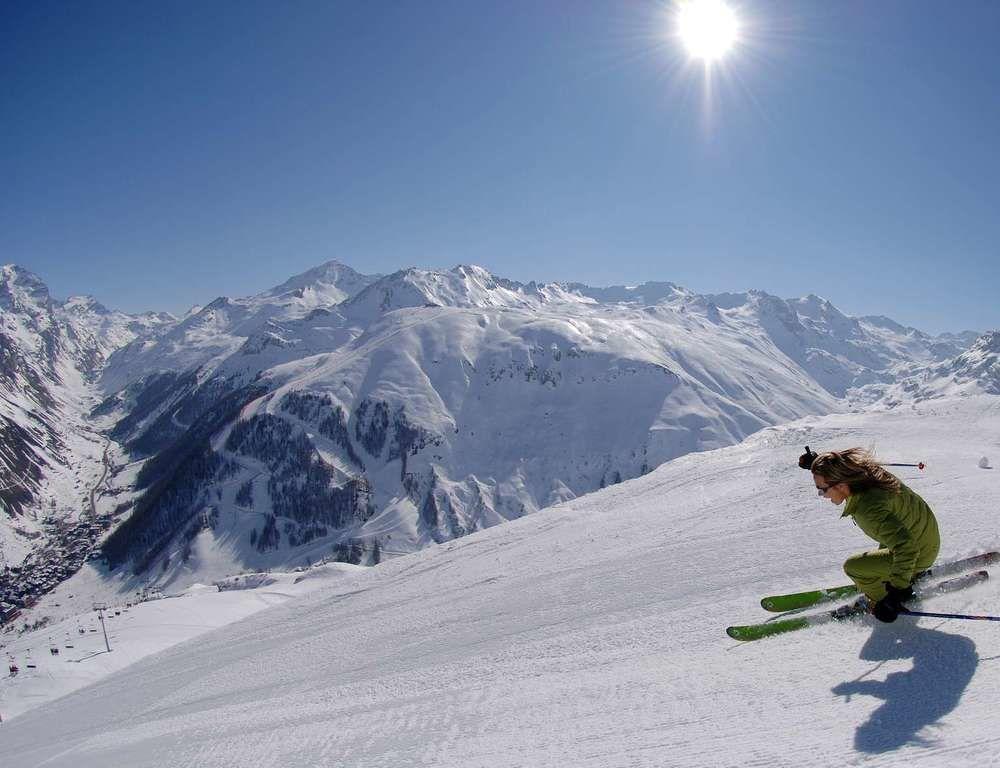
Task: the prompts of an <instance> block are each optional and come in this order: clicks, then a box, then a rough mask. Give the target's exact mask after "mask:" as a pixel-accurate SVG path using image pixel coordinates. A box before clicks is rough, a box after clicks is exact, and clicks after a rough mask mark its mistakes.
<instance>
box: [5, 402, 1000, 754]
mask: <svg viewBox="0 0 1000 768" xmlns="http://www.w3.org/2000/svg"><path fill="white" fill-rule="evenodd" d="M956 434H961V436H962V439H961V441H960V442H959V441H956V440H955V439H954V438H955V435H956ZM998 435H1000V400H998V399H997V398H996V397H983V396H979V397H969V398H964V399H954V400H938V401H933V402H926V403H922V404H917V405H914V406H913V407H912V408H906V409H903V408H900V409H896V410H894V411H889V412H882V413H851V414H838V415H832V416H828V417H823V418H812V417H811V418H807V419H804V420H800V421H798V422H795V423H793V424H791V425H787V426H782V427H774V428H769V429H765V430H763V431H761V432H758V433H757V434H755V435H753V436H752V437H750V438H748V439H747V440H746V441H744V442H743V443H741V444H739V445H736V446H732V447H728V448H722V449H720V450H715V451H711V452H706V453H700V454H691V455H687V456H684V457H681V458H678V459H676V460H674V461H671V462H669V463H667V464H664V465H663V466H661V467H660V468H659V469H657V470H655V471H653V472H651V473H650V474H648V475H646V476H644V477H641V478H638V479H635V480H632V481H629V482H625V483H622V484H619V485H616V486H613V487H610V488H607V489H605V490H603V491H601V492H598V493H594V494H590V495H588V496H585V497H581V498H578V499H575V500H573V501H570V502H568V503H565V504H561V505H559V506H556V507H552V508H549V509H546V510H542V511H540V512H539V513H537V514H535V515H530V516H527V517H524V518H521V519H519V520H517V521H514V522H512V523H509V524H507V525H503V526H498V527H494V528H490V529H488V530H484V531H481V532H478V533H476V534H473V535H470V536H467V537H465V538H462V539H459V540H455V541H451V542H448V543H445V544H442V545H438V546H433V547H430V548H428V549H426V550H424V551H421V552H419V553H416V554H414V555H410V556H408V557H404V558H398V559H396V560H393V561H390V562H387V563H383V564H382V565H380V566H378V567H376V568H371V569H368V570H367V571H364V572H362V573H360V574H358V575H356V576H352V577H351V581H350V583H347V582H334V583H331V584H329V585H325V586H324V587H323V588H321V589H319V590H317V591H316V592H313V593H311V594H309V595H305V596H301V597H296V598H292V599H289V600H287V601H285V602H284V603H282V604H281V605H278V606H275V607H272V608H269V609H267V610H265V611H262V612H260V613H257V614H255V615H254V616H253V617H252V618H251V619H247V620H243V621H239V622H236V623H234V624H231V625H229V626H227V627H225V628H223V629H219V630H217V631H215V632H211V633H209V634H206V635H203V636H201V637H199V638H197V639H195V640H192V641H190V642H187V643H184V644H182V645H179V646H176V647H174V648H172V649H169V650H166V651H163V652H161V653H159V654H157V655H155V656H151V657H149V658H147V659H145V660H143V661H141V662H139V663H137V664H135V665H133V666H130V667H128V668H127V669H124V670H122V671H120V672H118V673H117V674H114V675H111V676H109V677H107V678H106V679H103V680H101V681H100V682H98V683H96V684H94V685H92V686H90V687H87V688H85V689H82V690H79V691H77V692H76V693H73V694H71V695H69V696H66V697H64V698H61V699H59V700H57V701H53V702H51V703H48V704H46V705H44V706H40V707H38V708H36V709H33V710H31V711H28V712H25V713H24V714H22V715H21V716H19V717H16V718H14V719H12V720H11V721H10V722H7V723H6V724H4V725H3V726H2V728H0V762H2V764H3V765H4V766H5V767H6V768H27V767H28V766H41V765H45V766H48V767H52V768H56V767H58V766H72V767H73V768H88V767H89V766H95V767H97V766H101V767H102V768H103V766H107V765H115V766H130V767H131V768H160V767H162V768H168V767H169V768H176V767H177V766H199V768H210V767H212V766H237V765H238V766H253V767H256V768H263V767H265V766H268V767H269V766H275V767H276V768H277V767H278V766H280V767H281V768H298V767H300V766H301V767H303V768H304V767H305V766H352V768H374V767H375V766H394V767H396V766H413V765H434V766H456V767H458V766H461V768H472V767H475V766H483V767H484V768H485V767H487V766H489V767H490V768H492V767H493V766H574V767H580V768H589V767H590V766H594V767H597V766H600V767H601V768H607V767H611V766H667V765H669V766H705V765H712V766H730V765H732V766H737V765H738V766H747V765H751V766H753V765H759V766H774V765H782V766H783V765H811V766H838V767H839V766H843V765H861V764H864V765H873V766H879V765H904V764H905V765H917V766H921V765H926V766H939V765H944V764H947V765H948V766H949V767H950V768H958V767H959V766H976V767H977V768H979V767H980V766H983V765H988V764H992V763H991V762H990V761H992V762H993V763H995V762H996V756H997V755H998V754H1000V729H998V728H997V727H996V725H997V723H996V721H997V715H996V691H997V690H998V689H1000V665H998V664H997V663H996V659H997V657H998V656H1000V628H998V627H997V626H996V625H995V624H989V623H971V622H970V623H958V622H942V621H926V620H921V621H919V622H915V621H913V620H911V619H906V618H904V619H901V620H900V621H899V622H898V623H897V624H895V625H893V626H891V627H889V626H882V625H875V624H874V623H872V621H871V620H861V621H858V622H857V623H852V624H849V625H836V626H826V627H822V628H817V629H815V630H812V631H809V632H804V633H799V634H797V635H790V636H784V637H778V638H772V639H770V640H765V641H761V642H759V643H753V644H739V643H736V642H734V641H732V640H730V639H729V638H728V637H726V635H725V634H724V631H723V628H724V627H725V625H726V624H728V623H734V622H743V621H752V620H754V619H763V618H764V617H765V614H763V612H762V611H761V610H760V608H759V607H758V606H757V600H758V599H759V597H760V596H761V595H762V594H765V593H769V592H772V591H776V590H787V589H792V588H796V587H807V586H817V585H826V584H828V583H839V582H841V581H842V580H843V576H842V574H841V573H840V570H839V564H840V562H841V561H842V560H843V559H844V558H845V557H846V556H847V555H849V554H850V553H852V552H854V551H857V550H860V549H863V548H865V547H866V546H868V541H867V540H866V539H865V537H864V536H863V535H862V534H861V533H860V532H859V531H858V530H857V529H856V528H855V527H854V526H852V525H851V524H850V523H848V522H847V521H845V520H842V519H840V517H839V515H840V510H839V509H838V508H835V507H833V506H832V505H831V504H830V503H829V502H827V501H825V500H822V499H818V498H817V497H816V494H815V491H814V490H813V488H812V483H811V480H810V478H809V476H808V475H807V474H806V473H804V472H802V471H801V470H799V469H797V468H796V466H795V460H796V457H797V456H798V454H799V453H800V452H801V449H802V446H803V445H804V444H805V443H808V444H809V445H811V446H812V447H813V448H816V449H819V450H823V449H825V448H835V447H846V446H849V445H856V444H860V445H865V446H869V445H871V444H876V446H877V448H878V449H879V451H880V455H881V456H882V458H883V459H884V460H887V461H914V460H923V461H925V462H927V469H926V470H925V471H924V472H923V473H922V474H915V472H916V470H903V472H902V474H901V476H902V477H903V479H904V481H905V482H907V483H909V484H910V485H911V486H912V487H913V488H914V489H916V490H917V491H918V492H920V493H921V494H922V495H924V497H925V498H926V499H927V500H928V501H929V502H930V504H931V505H932V507H934V508H935V510H936V511H937V513H938V516H939V519H940V522H941V527H942V530H943V534H944V535H943V539H944V541H943V548H942V556H944V557H955V556H962V555H966V554H970V553H972V552H974V551H978V550H981V549H984V548H997V547H998V546H1000V536H998V530H997V528H998V523H997V520H998V518H997V514H996V510H997V508H998V502H1000V476H998V475H997V474H996V472H994V471H990V470H984V469H981V468H979V466H978V465H977V461H978V459H979V457H980V456H981V455H983V454H986V455H990V454H991V453H996V452H997V450H998V449H1000V442H998V437H997V436H998ZM994 460H995V459H994ZM997 579H1000V574H997V573H994V582H993V583H991V584H987V585H985V586H982V587H980V588H977V589H975V590H970V591H968V592H965V593H961V594H955V595H950V596H942V597H939V598H936V599H935V600H934V601H933V602H932V603H931V604H930V607H932V608H937V609H950V610H967V611H972V612H988V611H994V612H996V609H997V604H998V600H997V597H998V595H1000V582H998V581H997ZM8 684H9V683H8Z"/></svg>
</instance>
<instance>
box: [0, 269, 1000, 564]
mask: <svg viewBox="0 0 1000 768" xmlns="http://www.w3.org/2000/svg"><path fill="white" fill-rule="evenodd" d="M26 275H27V273H25V272H24V270H20V269H18V268H15V267H8V268H5V271H4V284H5V286H13V287H7V288H5V290H6V294H5V295H10V296H16V297H17V301H18V302H19V303H17V304H13V303H12V304H11V310H9V311H10V313H11V314H12V315H14V316H16V319H15V320H14V323H15V324H16V325H17V327H18V328H21V327H23V326H25V327H26V324H27V323H28V319H27V318H31V317H36V316H38V315H39V310H38V309H37V308H38V307H41V306H47V307H50V310H48V311H49V312H50V314H51V315H52V317H53V318H55V319H52V320H51V321H46V323H48V324H47V325H45V327H46V328H49V327H56V326H58V327H63V326H60V325H59V323H63V324H64V325H65V324H66V323H68V322H70V320H72V319H74V318H75V319H77V320H79V322H74V323H72V324H71V325H70V326H69V327H71V328H72V329H73V333H74V334H75V338H82V334H84V333H87V334H89V335H87V336H86V338H88V339H92V340H93V341H92V342H89V346H87V345H82V343H78V344H77V346H72V345H70V344H69V343H68V342H67V343H66V345H65V346H66V348H67V349H68V350H71V352H70V353H68V354H66V355H64V356H63V357H62V358H59V359H60V360H64V362H63V363H61V364H62V365H63V366H67V365H70V361H72V365H71V366H70V367H71V369H72V370H71V371H70V372H69V373H64V374H62V376H61V380H63V381H65V380H67V379H70V378H71V379H72V382H71V384H72V386H69V387H68V391H73V392H76V393H78V394H77V397H76V400H75V401H74V403H75V404H74V405H73V406H72V407H73V408H76V409H77V412H76V420H77V421H80V422H82V421H84V420H85V419H84V416H85V414H86V413H87V408H86V405H87V403H89V402H94V401H88V400H87V397H91V398H97V397H98V396H99V399H101V403H100V405H99V406H98V407H97V408H95V409H94V410H93V411H92V412H91V413H90V416H89V418H88V419H86V420H87V421H88V422H89V424H88V426H89V427H90V428H91V430H92V431H91V432H90V439H91V440H92V442H94V443H98V444H99V442H100V440H102V439H103V437H102V436H103V435H106V436H107V438H109V440H110V443H111V448H112V451H111V456H112V459H111V461H112V463H114V464H116V467H115V470H116V471H115V472H114V473H113V474H112V476H111V477H110V479H109V480H107V481H106V482H105V484H104V487H102V489H101V494H99V495H98V498H97V501H96V511H98V512H103V513H104V514H110V513H111V512H112V511H114V512H115V516H114V519H113V522H114V521H118V520H121V521H122V522H121V524H117V523H115V525H116V527H115V530H114V531H112V533H111V534H110V536H109V537H108V539H107V540H106V541H105V542H104V544H103V552H104V554H105V555H106V557H107V558H108V561H109V564H110V565H111V567H113V568H117V567H122V566H127V567H128V568H129V569H130V570H133V571H138V572H142V573H144V574H147V578H152V577H153V575H155V577H156V578H157V579H159V580H161V581H164V582H176V583H189V582H190V581H191V580H192V579H194V578H196V577H198V576H199V574H200V575H201V576H203V575H204V574H203V571H204V569H205V568H207V567H208V566H207V565H206V564H205V563H202V562H199V555H198V551H203V548H201V549H199V550H198V551H194V550H193V549H192V547H191V544H190V542H191V541H192V540H193V539H195V538H196V537H198V536H200V534H201V532H203V531H205V530H208V531H210V532H211V537H212V540H213V541H214V542H215V547H216V551H215V554H214V555H213V556H212V558H211V561H212V568H214V569H218V570H220V571H222V572H220V573H218V574H214V575H225V574H224V572H225V571H226V570H228V571H229V572H238V571H239V570H241V569H242V568H244V567H251V568H262V567H268V566H270V565H275V564H279V563H289V562H305V561H306V560H316V559H320V558H324V557H329V556H331V555H333V556H336V557H339V558H341V559H348V560H351V561H353V562H363V563H370V562H375V561H378V560H379V559H380V558H381V557H384V556H385V555H387V554H395V553H404V552H409V551H413V550H415V549H419V548H421V547H423V546H425V545H427V544H428V543H433V542H439V541H443V540H447V539H451V538H455V537H458V536H462V535H464V534H467V533H470V532H472V531H476V530H479V529H481V528H485V527H489V526H492V525H494V524H497V523H500V522H503V521H505V520H511V519H514V518H517V517H520V516H522V515H524V514H526V513H529V512H533V511H535V510H538V509H541V508H543V507H546V506H549V505H551V504H554V503H558V502H560V501H564V500H567V499H571V498H574V497H576V496H579V495H582V494H585V493H589V492H591V491H593V490H595V489H598V488H601V487H604V486H606V485H609V484H614V483H618V482H620V481H622V480H626V479H629V478H633V477H637V476H639V475H642V474H645V473H647V472H649V471H650V470H651V469H653V468H655V467H656V466H658V465H660V464H662V463H663V462H665V461H668V460H670V459H672V458H675V457H678V456H681V455H684V454H687V453H690V452H692V451H700V450H707V449H712V448H717V447H721V446H725V445H730V444H734V443H737V442H739V441H741V440H742V439H744V438H745V437H747V436H748V435H750V434H752V433H754V432H756V431H758V430H760V429H762V428H764V427H767V426H771V425H775V424H779V423H783V422H787V421H789V420H792V419H796V418H800V417H802V416H807V415H810V414H824V413H830V412H834V411H838V410H845V409H849V408H851V407H853V404H854V403H871V402H875V401H877V402H882V403H885V402H892V401H895V400H898V397H899V393H900V392H905V391H906V387H908V386H910V385H909V384H908V383H907V382H909V381H911V380H913V379H914V377H917V378H920V379H921V381H922V382H923V384H922V389H921V392H922V393H924V395H927V394H932V393H933V392H934V391H936V389H935V388H936V387H937V388H939V389H941V391H944V390H946V389H947V388H948V387H947V385H946V384H945V383H943V382H946V381H959V380H961V381H962V382H963V386H964V387H966V389H967V390H968V391H970V392H972V391H987V392H988V391H991V390H990V386H992V385H991V384H990V382H991V380H992V379H991V376H993V373H992V371H993V370H994V369H993V368H991V367H990V363H989V360H991V359H992V360H994V361H995V359H996V351H995V349H994V347H995V344H992V342H990V341H989V339H990V338H991V337H989V336H987V337H983V339H980V340H979V341H977V336H976V334H973V333H965V334H958V335H942V336H936V337H935V336H930V335H927V334H924V333H921V332H919V331H917V330H915V329H912V328H905V327H902V326H900V325H898V324H896V323H894V322H892V321H891V320H888V319H886V318H881V317H862V318H855V317H849V316H846V315H844V314H843V313H841V312H840V311H838V310H837V309H836V308H835V307H834V306H833V305H831V304H830V303H829V302H827V301H825V300H823V299H821V298H819V297H816V296H808V297H805V298H801V299H792V300H783V299H779V298H777V297H774V296H771V295H769V294H767V293H764V292H761V291H749V292H746V293H739V294H718V295H699V294H695V293H692V292H691V291H688V290H686V289H684V288H683V287H681V286H677V285H674V284H672V283H647V284H643V285H639V286H629V287H624V286H619V287H611V288H592V287H588V286H585V285H581V284H574V283H567V284H556V283H549V284H537V283H518V282H514V281H510V280H505V279H503V278H500V277H498V276H495V275H493V274H491V273H490V272H488V271H487V270H485V269H482V268H481V267H476V266H464V265H463V266H458V267H455V268H454V269H451V270H447V271H427V270H418V269H407V270H402V271H399V272H396V273H394V274H391V275H387V276H377V275H373V276H366V275H362V274H359V273H357V272H355V271H354V270H352V269H350V268H349V267H346V266H344V265H342V264H339V263H336V262H330V263H328V264H324V265H321V266H319V267H317V268H316V269H313V270H310V271H309V272H306V273H304V274H302V275H299V276H297V277H293V278H291V279H290V280H288V281H287V282H285V283H283V284H282V285H280V286H278V287H276V288H274V289H272V290H269V291H265V292H263V293H260V294H258V295H256V296H253V297H250V298H245V299H239V298H237V299H231V298H226V297H220V298H218V299H216V300H215V301H212V302H211V303H209V304H207V305H206V306H204V307H201V308H198V309H196V310H195V311H192V312H191V313H189V314H188V315H187V316H186V317H184V318H182V319H180V320H173V319H170V318H163V317H162V316H144V318H128V316H124V315H116V316H115V317H118V318H120V319H119V321H116V322H112V321H110V320H107V321H106V322H105V321H102V322H104V324H99V323H97V322H96V318H108V317H109V314H108V313H106V311H103V312H104V313H103V314H102V313H101V312H98V310H96V309H94V308H93V305H92V304H85V303H84V302H82V301H79V300H70V301H68V302H65V303H62V304H60V303H58V302H52V300H51V299H49V298H48V295H47V291H45V290H44V286H42V285H41V283H40V281H37V278H32V280H28V278H27V277H26ZM18 276H19V277H18ZM15 278H16V279H15ZM18 286H20V287H18ZM31 297H34V298H31ZM40 297H41V298H40ZM84 307H91V308H90V309H80V310H79V311H77V308H84ZM4 314H5V321H4V322H5V324H6V323H7V320H6V316H7V314H8V310H7V308H6V305H5V311H4ZM43 314H44V313H43ZM22 315H23V316H24V317H22ZM65 318H69V320H67V319H65ZM80 318H89V319H88V322H87V323H84V322H82V320H81V319H80ZM143 323H145V324H143ZM5 327H6V326H5ZM130 334H131V336H130ZM64 335H66V336H67V337H68V336H69V332H68V331H66V332H65V334H64ZM18 338H21V339H22V343H20V344H19V346H18V348H19V349H21V350H24V349H25V348H26V347H27V346H29V345H27V344H26V342H25V339H27V341H31V339H28V338H27V337H24V336H23V334H22V336H19V337H18ZM98 340H99V343H98ZM991 344H992V346H991ZM113 347H116V349H115V351H113V352H111V353H110V354H108V352H109V351H110V350H111V349H112V348H113ZM44 348H45V347H44V344H42V346H41V347H39V346H38V345H37V344H36V346H35V347H30V349H36V350H39V349H44ZM87 350H94V351H93V352H87ZM88 355H89V356H88ZM991 356H992V357H991ZM22 357H23V359H24V360H27V361H30V363H31V365H32V366H35V367H36V368H37V366H38V365H40V363H39V362H38V361H37V360H36V357H37V352H36V354H35V355H31V354H28V353H27V352H23V353H22ZM26 364H27V363H22V364H21V368H23V367H24V365H26ZM16 370H20V369H16ZM33 370H34V368H33ZM44 373H45V375H44V376H42V374H41V373H39V374H38V377H37V378H39V379H40V381H41V382H42V383H45V384H46V386H48V387H49V389H52V387H53V386H55V385H54V384H50V382H53V381H55V380H56V379H57V378H60V377H57V376H56V375H55V374H53V373H51V372H50V371H49V369H45V371H44ZM73 377H75V378H73ZM21 380H23V381H25V382H28V378H27V374H24V375H22V377H21V379H19V380H18V381H21ZM29 383H30V382H29ZM29 383H20V384H17V383H16V384H15V385H13V386H14V388H17V387H20V388H21V390H25V389H27V388H28V386H29ZM12 391H13V389H12ZM60 391H62V390H60ZM949 391H950V390H949ZM84 394H86V396H87V397H85V396H84ZM66 407H69V406H66ZM34 408H35V411H32V410H31V408H29V407H24V408H22V409H21V411H20V412H19V413H18V414H16V415H14V416H12V417H11V419H10V420H9V421H10V423H12V424H15V425H18V426H21V427H23V426H24V425H25V424H28V423H30V419H31V416H29V415H28V414H30V413H34V412H36V411H37V412H38V413H39V414H46V413H52V411H51V408H52V406H49V405H47V404H46V402H45V401H39V402H37V403H36V404H35V406H34ZM47 408H48V409H49V410H46V409H47ZM61 418H62V417H58V418H55V419H52V418H50V419H49V420H50V422H56V421H60V419H61ZM70 421H71V420H67V421H66V423H70ZM95 429H97V430H101V431H102V435H98V434H97V433H96V432H95V431H93V430H95ZM71 453H72V452H71ZM93 453H95V452H94V451H91V454H93ZM98 453H99V452H98ZM99 458H100V457H99V456H97V457H96V464H95V466H98V467H99V466H100V462H99ZM91 459H92V461H93V460H94V459H95V457H94V456H93V455H92V456H91ZM129 460H138V463H133V464H130V465H128V467H126V466H125V465H126V463H127V462H128V461H129ZM4 471H5V472H6V473H7V474H5V475H4V479H5V480H7V479H8V477H9V478H10V479H11V480H10V481H9V482H13V483H15V484H16V483H17V481H18V476H17V475H16V473H12V472H10V470H9V469H6V468H5V470H4ZM36 488H37V480H36ZM39 498H40V497H38V496H37V492H36V495H35V496H33V497H32V498H31V500H30V501H26V502H25V503H22V505H21V506H20V507H19V508H18V509H15V510H13V511H14V514H15V516H17V515H20V516H21V517H23V513H24V512H25V511H26V510H29V509H31V508H32V507H31V504H33V503H34V504H35V507H34V508H44V500H42V502H41V503H37V502H38V501H39ZM25 504H27V506H25ZM44 516H45V515H44V514H43V515H42V517H43V518H44ZM8 517H9V516H8ZM10 529H11V526H10V525H8V531H9V530H10ZM21 541H22V548H23V541H24V539H23V536H22V538H21Z"/></svg>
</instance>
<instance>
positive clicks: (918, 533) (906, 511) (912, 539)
mask: <svg viewBox="0 0 1000 768" xmlns="http://www.w3.org/2000/svg"><path fill="white" fill-rule="evenodd" d="M848 516H850V517H853V518H854V522H855V523H857V525H858V528H860V529H861V530H862V531H864V532H865V533H866V534H867V535H868V536H870V537H871V538H873V539H875V541H877V542H878V545H879V547H880V548H881V549H888V550H891V551H892V570H891V571H890V573H889V583H891V584H892V585H893V586H894V587H900V588H902V587H906V586H908V585H909V584H910V583H911V582H912V581H913V576H914V572H915V571H916V565H917V561H918V560H919V561H921V562H922V563H930V562H933V561H934V558H936V557H937V553H938V550H939V549H940V548H941V534H940V533H939V532H938V524H937V520H936V519H935V517H934V513H933V512H931V508H930V507H928V506H927V502H925V501H924V500H923V499H922V498H920V496H918V495H917V494H916V493H914V492H913V491H911V490H910V489H909V488H907V487H906V486H905V485H903V486H902V487H901V488H900V489H899V493H893V492H892V491H886V490H882V489H881V488H872V489H870V490H867V491H861V492H860V493H857V494H854V495H852V496H850V497H849V498H848V499H847V504H846V507H845V509H844V514H843V515H841V517H848Z"/></svg>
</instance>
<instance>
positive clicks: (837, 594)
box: [760, 552, 1000, 613]
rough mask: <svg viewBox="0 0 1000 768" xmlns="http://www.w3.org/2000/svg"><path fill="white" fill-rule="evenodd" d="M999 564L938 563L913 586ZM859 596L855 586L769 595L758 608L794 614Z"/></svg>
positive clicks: (990, 556) (999, 555) (975, 560)
mask: <svg viewBox="0 0 1000 768" xmlns="http://www.w3.org/2000/svg"><path fill="white" fill-rule="evenodd" d="M996 563H1000V552H984V553H983V554H981V555H973V556H972V557H964V558H962V559H961V560H954V561H952V562H950V563H939V564H937V565H932V566H931V567H930V568H929V569H927V570H926V571H922V572H921V573H919V574H917V577H916V579H915V580H914V583H915V584H916V583H919V582H921V581H926V580H928V579H934V578H940V577H943V576H952V575H954V574H956V573H962V572H963V571H971V570H975V569H978V568H985V567H986V566H988V565H995V564H996ZM856 594H858V588H857V586H855V585H854V584H845V585H843V586H839V587H828V588H827V589H813V590H808V591H806V592H792V593H790V594H787V595H770V596H768V597H765V598H762V599H761V601H760V605H761V607H762V608H763V609H764V610H765V611H772V612H774V613H784V612H785V611H794V610H797V609H799V608H809V607H811V606H813V605H818V604H820V603H827V602H830V601H833V600H841V599H843V598H845V597H851V596H852V595H856Z"/></svg>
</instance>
